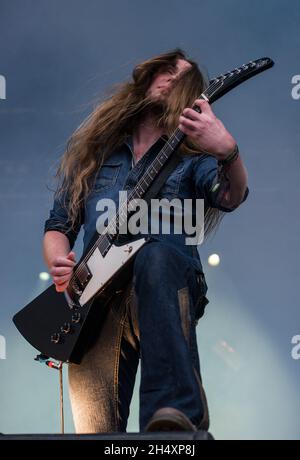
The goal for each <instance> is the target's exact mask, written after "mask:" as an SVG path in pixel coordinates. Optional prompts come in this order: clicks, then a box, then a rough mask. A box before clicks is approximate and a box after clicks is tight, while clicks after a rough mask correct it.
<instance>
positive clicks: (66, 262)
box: [53, 257, 75, 267]
mask: <svg viewBox="0 0 300 460" xmlns="http://www.w3.org/2000/svg"><path fill="white" fill-rule="evenodd" d="M74 265H75V262H74V261H73V260H70V259H68V258H67V257H58V258H57V259H56V260H55V261H54V264H53V266H54V267H74Z"/></svg>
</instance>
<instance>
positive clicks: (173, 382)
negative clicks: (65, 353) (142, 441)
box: [69, 242, 209, 433]
mask: <svg viewBox="0 0 300 460" xmlns="http://www.w3.org/2000/svg"><path fill="white" fill-rule="evenodd" d="M203 278H204V276H203V275H202V274H201V273H200V274H199V272H197V271H196V270H195V269H194V268H193V267H192V266H191V264H190V263H189V262H188V261H187V259H186V258H185V257H184V256H183V255H181V254H180V253H179V252H178V251H176V250H175V249H173V248H171V247H170V246H167V245H165V244H163V243H161V242H149V243H147V244H146V245H145V246H143V247H142V248H141V249H140V250H139V252H138V253H137V255H136V258H135V261H134V266H133V276H132V280H131V282H130V283H129V284H128V285H127V287H126V288H125V289H124V290H123V292H122V293H121V294H116V295H115V297H114V298H113V300H112V301H111V304H110V306H109V309H108V313H107V316H106V318H105V321H104V324H103V327H102V329H101V333H100V334H99V336H98V338H97V340H96V341H95V343H94V345H93V346H92V348H90V349H89V350H88V351H87V352H86V354H85V355H84V357H83V359H82V362H81V363H80V364H79V365H78V364H69V394H70V400H71V407H72V413H73V419H74V424H75V430H76V432H77V433H99V432H102V433H103V432H115V431H119V432H125V431H126V426H127V420H128V416H129V407H130V402H131V398H132V394H133V389H134V384H135V377H136V372H137V368H138V364H139V359H141V383H140V410H139V425H140V431H141V432H142V431H144V429H145V426H146V425H147V423H148V422H149V419H150V418H151V416H152V415H153V413H154V412H155V411H156V410H157V409H160V408H162V407H174V408H176V409H179V410H180V411H182V412H183V413H184V414H185V415H186V416H187V417H189V418H190V420H191V421H192V423H194V425H196V427H197V428H198V429H204V430H207V429H208V427H209V417H208V408H207V402H206V397H205V392H204V390H203V387H202V380H201V374H200V364H199V356H198V349H197V341H196V325H197V322H198V321H197V319H198V317H199V316H201V315H202V313H201V314H200V315H199V307H200V306H201V301H203V296H204V294H205V293H206V291H204V285H205V286H206V283H205V280H203ZM206 289H207V286H206ZM205 299H206V298H205ZM206 300H207V299H206ZM206 303H207V302H206Z"/></svg>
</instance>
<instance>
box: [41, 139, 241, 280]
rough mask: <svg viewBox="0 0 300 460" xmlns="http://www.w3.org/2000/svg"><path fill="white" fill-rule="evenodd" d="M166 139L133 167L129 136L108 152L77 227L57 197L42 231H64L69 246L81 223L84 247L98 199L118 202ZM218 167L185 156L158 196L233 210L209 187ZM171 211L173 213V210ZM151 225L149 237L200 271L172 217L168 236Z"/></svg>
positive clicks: (193, 251)
mask: <svg viewBox="0 0 300 460" xmlns="http://www.w3.org/2000/svg"><path fill="white" fill-rule="evenodd" d="M165 141H166V139H165V138H164V137H161V138H160V139H158V140H157V142H155V143H154V144H153V145H152V147H151V148H150V149H149V150H148V152H146V154H145V155H144V156H143V157H142V158H141V159H140V161H138V163H137V165H136V166H135V168H134V169H133V168H132V159H133V153H132V150H133V148H132V138H131V136H128V138H127V141H126V142H125V143H124V144H123V145H122V146H120V147H119V148H118V149H116V151H115V152H113V153H112V154H111V155H110V157H109V158H108V159H107V160H106V161H105V162H104V164H103V166H102V167H101V168H100V170H99V171H98V173H97V176H96V180H95V186H94V189H93V191H92V192H91V194H90V195H89V197H88V198H87V200H86V204H85V208H84V209H83V210H82V213H81V220H80V221H79V222H78V225H77V227H76V229H75V230H70V226H69V223H68V216H67V213H66V210H65V209H64V207H63V205H62V204H61V202H60V201H59V200H58V199H56V200H55V201H54V206H53V209H52V210H51V211H50V216H49V219H48V220H47V221H46V223H45V229H44V230H45V231H48V230H57V231H61V232H63V233H65V234H66V235H67V236H68V238H69V241H70V245H71V247H73V245H74V242H75V240H76V237H77V235H78V233H79V230H80V227H81V225H83V227H84V237H83V242H84V250H85V249H86V248H87V246H88V244H89V242H90V241H91V239H92V237H93V235H94V233H95V231H96V222H97V218H98V217H99V216H100V215H101V214H102V212H105V211H102V212H101V211H97V210H96V206H97V202H98V200H100V199H103V198H110V199H112V200H113V201H114V202H115V203H116V205H118V202H119V191H120V190H125V189H126V190H130V189H132V188H133V187H134V186H135V185H136V184H137V182H138V180H139V179H140V177H141V176H142V175H143V173H144V172H145V170H146V168H147V167H148V166H149V164H150V163H151V162H152V161H153V160H154V158H155V156H156V155H157V153H158V152H159V150H160V149H161V148H162V147H163V145H164V144H165ZM217 168H218V164H217V160H216V158H215V157H213V156H212V155H208V154H202V155H199V156H195V155H186V156H184V157H183V158H182V161H181V162H180V163H179V164H178V165H177V167H176V168H175V170H174V171H173V172H172V173H171V174H170V176H169V177H168V178H167V180H166V182H165V184H164V185H163V187H162V189H161V190H160V192H159V194H158V195H157V198H159V199H161V198H167V199H168V200H172V199H173V198H179V199H180V200H183V199H185V198H190V199H192V200H193V203H194V202H195V199H196V198H202V199H204V200H205V203H206V205H207V206H210V207H214V208H218V209H220V210H222V211H224V212H231V211H233V209H228V208H224V207H222V206H221V205H220V203H219V200H220V194H219V190H217V191H213V190H212V189H213V187H214V185H215V183H216V180H217ZM248 192H249V190H248V188H247V190H246V193H245V196H244V199H243V201H245V199H246V198H247V195H248ZM171 214H173V212H172V209H171ZM149 217H150V210H149ZM193 218H195V207H193ZM150 225H151V219H150V218H149V229H148V233H147V234H148V235H150V240H153V241H164V243H165V244H168V245H170V246H172V247H173V248H175V249H176V250H178V251H179V252H180V253H182V254H183V255H185V256H186V257H188V258H189V260H190V262H191V263H192V264H193V266H194V267H195V268H196V269H197V270H198V271H200V272H202V271H203V270H202V264H201V261H200V257H199V252H198V250H197V246H196V245H194V246H191V245H187V244H186V242H185V238H186V236H189V235H187V234H185V233H184V232H182V233H181V234H175V233H174V229H173V222H172V219H171V234H168V235H166V234H163V233H162V231H161V228H160V232H159V234H151V228H150ZM142 236H145V234H141V237H142Z"/></svg>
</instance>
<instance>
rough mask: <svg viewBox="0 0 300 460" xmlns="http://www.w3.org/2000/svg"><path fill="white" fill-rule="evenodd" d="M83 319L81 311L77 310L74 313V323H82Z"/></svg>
mask: <svg viewBox="0 0 300 460" xmlns="http://www.w3.org/2000/svg"><path fill="white" fill-rule="evenodd" d="M80 321H81V314H80V313H79V312H76V313H74V314H73V315H72V323H75V324H77V323H80Z"/></svg>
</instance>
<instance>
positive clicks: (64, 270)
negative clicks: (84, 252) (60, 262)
mask: <svg viewBox="0 0 300 460" xmlns="http://www.w3.org/2000/svg"><path fill="white" fill-rule="evenodd" d="M72 271H73V267H52V268H51V270H50V275H52V276H63V275H68V274H69V273H72Z"/></svg>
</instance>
